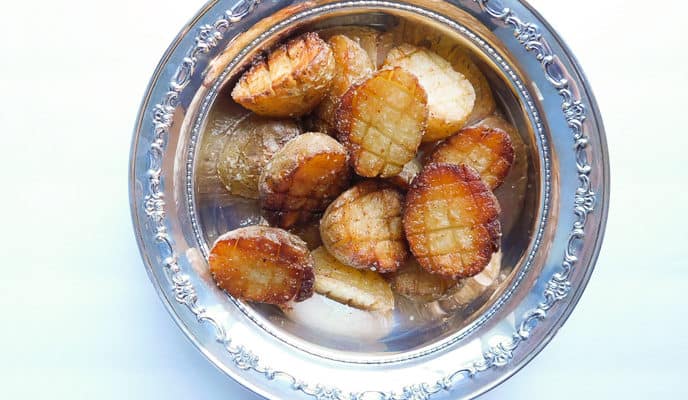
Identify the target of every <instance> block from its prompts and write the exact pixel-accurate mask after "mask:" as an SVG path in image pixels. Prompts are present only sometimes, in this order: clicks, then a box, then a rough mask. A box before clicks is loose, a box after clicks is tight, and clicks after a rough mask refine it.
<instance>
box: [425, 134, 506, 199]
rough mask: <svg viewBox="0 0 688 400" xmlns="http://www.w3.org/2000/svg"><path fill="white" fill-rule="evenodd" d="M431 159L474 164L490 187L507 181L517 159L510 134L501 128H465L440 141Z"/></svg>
mask: <svg viewBox="0 0 688 400" xmlns="http://www.w3.org/2000/svg"><path fill="white" fill-rule="evenodd" d="M429 162H431V163H449V164H456V165H460V164H466V165H469V166H471V167H473V168H474V169H475V170H476V171H477V172H478V174H480V177H481V178H482V180H483V181H484V182H485V183H486V184H487V186H488V187H489V188H490V190H495V189H496V188H498V187H499V186H500V185H501V184H502V183H503V182H504V178H505V177H506V175H507V174H508V173H509V170H510V169H511V165H512V164H513V162H514V148H513V146H512V145H511V138H510V137H509V135H508V134H507V133H506V132H504V131H503V130H500V129H491V128H486V127H473V128H464V129H462V130H461V131H459V133H457V134H456V135H454V136H452V137H450V138H449V139H447V140H446V141H445V142H444V143H442V144H441V145H439V146H438V147H437V148H436V149H435V151H434V152H433V153H432V155H431V156H430V159H429Z"/></svg>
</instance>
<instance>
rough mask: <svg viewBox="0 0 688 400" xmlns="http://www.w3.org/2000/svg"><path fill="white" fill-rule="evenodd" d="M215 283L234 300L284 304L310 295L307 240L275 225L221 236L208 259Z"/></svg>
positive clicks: (310, 273)
mask: <svg viewBox="0 0 688 400" xmlns="http://www.w3.org/2000/svg"><path fill="white" fill-rule="evenodd" d="M208 261H209V264H210V272H211V274H212V275H213V278H214V279H215V281H216V282H217V285H218V286H219V287H220V288H222V289H224V290H225V291H227V293H229V294H230V295H232V296H234V297H235V298H237V299H241V300H249V301H256V302H260V303H269V304H277V305H283V304H286V303H287V302H289V301H291V300H294V301H297V302H298V301H303V300H305V299H307V298H309V297H311V295H312V294H313V280H314V275H313V258H312V257H311V255H310V253H309V252H308V248H307V247H306V243H304V242H303V241H302V240H301V239H299V238H298V237H296V236H294V235H292V234H290V233H288V232H286V231H284V230H282V229H278V228H269V227H265V226H249V227H245V228H239V229H235V230H233V231H231V232H227V233H226V234H224V235H222V236H220V237H219V238H218V239H217V241H216V242H215V244H214V245H213V248H212V249H211V250H210V256H209V258H208Z"/></svg>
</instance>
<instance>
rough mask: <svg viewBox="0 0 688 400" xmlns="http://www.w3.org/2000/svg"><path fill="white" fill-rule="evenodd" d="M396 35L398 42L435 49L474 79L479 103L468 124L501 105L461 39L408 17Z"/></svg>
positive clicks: (394, 33) (473, 84)
mask: <svg viewBox="0 0 688 400" xmlns="http://www.w3.org/2000/svg"><path fill="white" fill-rule="evenodd" d="M393 35H394V37H395V41H397V42H398V43H404V42H406V43H411V44H413V45H416V46H421V47H425V48H427V49H430V50H432V51H434V52H435V53H437V54H438V55H439V56H440V57H442V58H444V59H445V60H447V61H448V62H449V63H450V64H451V66H452V67H453V68H454V70H455V71H456V72H459V73H461V74H463V76H465V77H466V79H468V80H469V81H470V82H471V85H472V86H473V89H474V90H475V105H474V107H473V111H472V112H471V115H470V116H469V117H468V123H474V122H476V121H480V120H482V119H483V118H485V117H487V116H489V115H491V114H492V113H494V112H495V109H496V107H497V105H496V103H495V99H494V96H493V95H492V89H491V88H490V83H489V82H488V80H487V78H486V77H485V75H484V74H483V72H482V71H481V70H480V68H479V67H478V66H477V65H476V63H475V62H473V60H472V59H471V57H470V55H469V51H468V50H467V49H466V48H465V47H463V46H462V45H461V44H460V43H459V42H457V41H455V40H453V39H452V38H451V37H449V36H447V35H444V34H442V33H441V32H438V31H437V30H435V29H433V28H431V27H429V26H425V25H422V24H418V23H414V22H411V21H407V20H401V21H400V23H399V25H397V26H396V27H395V28H394V31H393Z"/></svg>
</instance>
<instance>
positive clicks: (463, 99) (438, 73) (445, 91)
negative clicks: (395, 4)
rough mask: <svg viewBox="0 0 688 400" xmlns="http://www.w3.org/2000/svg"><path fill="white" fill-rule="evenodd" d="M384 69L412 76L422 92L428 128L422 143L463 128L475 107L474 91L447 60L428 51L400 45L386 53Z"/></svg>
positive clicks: (408, 45) (442, 137)
mask: <svg viewBox="0 0 688 400" xmlns="http://www.w3.org/2000/svg"><path fill="white" fill-rule="evenodd" d="M385 66H389V67H401V68H403V69H405V70H406V71H408V72H410V73H412V74H413V75H415V76H416V77H417V78H418V82H419V83H420V85H421V86H422V87H423V88H424V89H425V93H427V96H428V125H427V130H426V132H425V135H424V136H423V141H424V142H432V141H435V140H439V139H444V138H446V137H448V136H451V135H452V134H454V133H455V132H456V131H458V130H459V129H461V128H463V127H464V125H466V122H467V121H468V117H469V116H470V114H471V112H472V111H473V106H474V105H475V90H474V89H473V85H471V83H470V81H468V79H466V77H465V76H463V75H462V74H460V73H459V72H456V71H455V70H454V68H452V66H451V64H449V62H448V61H447V60H445V59H443V58H442V57H440V56H439V55H437V54H436V53H434V52H432V51H430V50H428V49H425V48H422V47H416V46H413V45H410V44H402V45H401V46H398V47H395V48H393V49H392V50H391V51H390V52H389V54H387V60H386V61H385Z"/></svg>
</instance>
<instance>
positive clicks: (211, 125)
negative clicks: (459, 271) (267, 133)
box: [195, 96, 250, 197]
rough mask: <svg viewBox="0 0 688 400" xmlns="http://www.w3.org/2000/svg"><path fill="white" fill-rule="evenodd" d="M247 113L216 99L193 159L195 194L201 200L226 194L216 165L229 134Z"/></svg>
mask: <svg viewBox="0 0 688 400" xmlns="http://www.w3.org/2000/svg"><path fill="white" fill-rule="evenodd" d="M249 114H250V112H249V111H247V110H246V109H244V108H243V107H241V106H240V105H238V104H236V103H235V102H234V101H232V99H231V98H230V97H229V96H219V97H218V98H217V100H216V101H215V104H213V108H212V109H211V110H210V112H209V113H208V123H206V126H205V128H204V130H203V135H202V136H201V142H200V143H199V144H198V146H199V152H198V156H197V157H196V159H197V160H198V161H196V163H197V164H196V168H195V181H196V193H198V194H199V195H200V196H201V197H202V196H205V195H213V194H222V193H225V192H226V191H227V190H226V189H225V188H224V185H223V184H222V182H221V181H220V175H219V174H218V173H217V163H218V161H219V159H220V154H221V153H222V149H224V147H225V145H226V143H227V142H228V141H229V134H228V132H229V131H230V130H231V129H232V127H234V126H236V125H237V124H238V123H239V122H241V121H242V120H244V119H245V118H246V117H247V116H248V115H249Z"/></svg>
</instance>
